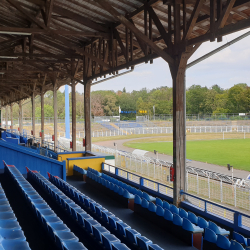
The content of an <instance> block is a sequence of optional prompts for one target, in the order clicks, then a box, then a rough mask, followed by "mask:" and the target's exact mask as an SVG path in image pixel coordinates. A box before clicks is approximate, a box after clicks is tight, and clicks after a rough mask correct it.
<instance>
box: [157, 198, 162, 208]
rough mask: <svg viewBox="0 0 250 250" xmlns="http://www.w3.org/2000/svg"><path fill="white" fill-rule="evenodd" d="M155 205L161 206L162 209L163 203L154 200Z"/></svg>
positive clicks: (159, 200)
mask: <svg viewBox="0 0 250 250" xmlns="http://www.w3.org/2000/svg"><path fill="white" fill-rule="evenodd" d="M155 205H159V206H161V207H163V202H162V200H161V199H160V198H158V197H157V198H156V200H155Z"/></svg>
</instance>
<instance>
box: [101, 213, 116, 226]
mask: <svg viewBox="0 0 250 250" xmlns="http://www.w3.org/2000/svg"><path fill="white" fill-rule="evenodd" d="M109 216H114V214H112V213H111V212H106V211H102V219H103V221H104V222H106V223H109V218H108V217H109Z"/></svg>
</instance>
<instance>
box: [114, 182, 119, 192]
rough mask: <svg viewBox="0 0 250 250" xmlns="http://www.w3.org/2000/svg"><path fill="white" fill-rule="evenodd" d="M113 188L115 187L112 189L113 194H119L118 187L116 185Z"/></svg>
mask: <svg viewBox="0 0 250 250" xmlns="http://www.w3.org/2000/svg"><path fill="white" fill-rule="evenodd" d="M114 186H115V187H114V192H115V193H119V187H118V186H117V185H116V184H115V185H114Z"/></svg>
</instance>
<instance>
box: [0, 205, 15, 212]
mask: <svg viewBox="0 0 250 250" xmlns="http://www.w3.org/2000/svg"><path fill="white" fill-rule="evenodd" d="M4 212H12V209H11V207H10V206H9V205H6V206H0V213H4Z"/></svg>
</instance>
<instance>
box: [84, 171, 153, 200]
mask: <svg viewBox="0 0 250 250" xmlns="http://www.w3.org/2000/svg"><path fill="white" fill-rule="evenodd" d="M95 175H96V176H95ZM87 176H88V177H89V178H91V179H93V180H95V181H97V182H98V183H101V184H103V185H104V186H106V187H107V188H109V189H111V190H114V191H115V192H116V193H123V192H124V191H125V190H126V191H127V192H128V193H129V196H130V197H131V198H132V197H133V198H134V196H133V195H138V196H140V197H141V198H144V199H146V200H147V201H152V202H155V200H156V198H155V197H153V196H150V195H148V194H147V193H146V192H142V191H141V190H139V189H136V188H134V187H132V186H130V185H127V184H126V183H124V182H122V181H119V180H117V179H115V178H113V177H111V176H108V175H106V174H104V173H102V174H101V173H99V172H98V171H96V170H94V169H91V168H88V173H87ZM98 177H99V178H98ZM100 178H102V179H104V180H102V179H100Z"/></svg>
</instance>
